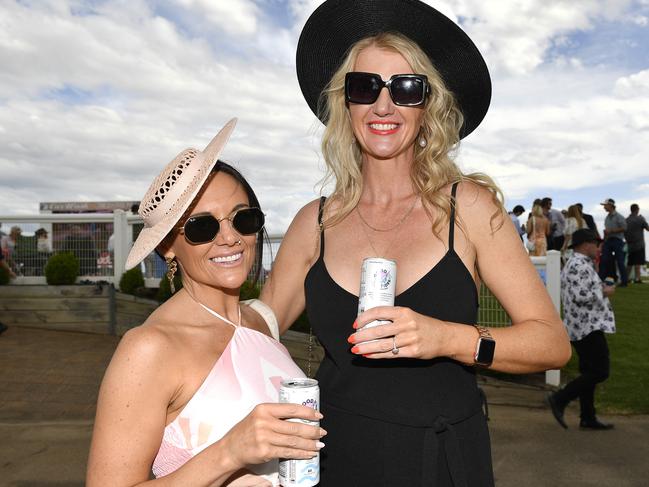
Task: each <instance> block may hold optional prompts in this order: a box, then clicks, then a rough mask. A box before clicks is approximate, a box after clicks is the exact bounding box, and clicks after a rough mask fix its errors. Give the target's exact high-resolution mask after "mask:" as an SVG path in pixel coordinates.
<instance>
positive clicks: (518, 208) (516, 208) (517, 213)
mask: <svg viewBox="0 0 649 487" xmlns="http://www.w3.org/2000/svg"><path fill="white" fill-rule="evenodd" d="M524 211H525V208H523V206H522V205H516V206H514V209H513V210H512V211H510V212H509V218H511V219H512V222H513V223H514V226H515V227H516V231H517V232H518V236H519V237H521V240H523V235H525V230H523V228H522V227H521V222H520V221H519V220H518V217H519V216H521V215H522V214H523V212H524Z"/></svg>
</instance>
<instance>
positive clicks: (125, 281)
mask: <svg viewBox="0 0 649 487" xmlns="http://www.w3.org/2000/svg"><path fill="white" fill-rule="evenodd" d="M143 287H144V276H142V271H141V270H140V266H137V267H134V268H133V269H131V270H128V271H126V272H125V273H124V274H122V277H121V279H120V280H119V290H120V291H121V292H123V293H126V294H132V295H134V296H135V295H136V292H137V290H138V289H139V288H143Z"/></svg>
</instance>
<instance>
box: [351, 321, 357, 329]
mask: <svg viewBox="0 0 649 487" xmlns="http://www.w3.org/2000/svg"><path fill="white" fill-rule="evenodd" d="M352 328H353V329H354V330H355V329H356V328H358V323H357V322H356V321H354V324H353V325H352Z"/></svg>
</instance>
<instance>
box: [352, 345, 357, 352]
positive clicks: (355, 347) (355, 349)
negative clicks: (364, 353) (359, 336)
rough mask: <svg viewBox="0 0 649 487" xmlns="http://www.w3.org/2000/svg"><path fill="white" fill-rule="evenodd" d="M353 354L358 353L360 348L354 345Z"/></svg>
mask: <svg viewBox="0 0 649 487" xmlns="http://www.w3.org/2000/svg"><path fill="white" fill-rule="evenodd" d="M352 353H358V346H356V345H354V346H353V347H352Z"/></svg>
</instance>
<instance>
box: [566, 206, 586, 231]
mask: <svg viewBox="0 0 649 487" xmlns="http://www.w3.org/2000/svg"><path fill="white" fill-rule="evenodd" d="M568 217H573V218H574V219H575V220H577V228H584V227H585V226H586V225H585V224H584V219H583V218H582V217H581V211H579V207H578V206H577V205H570V206H569V207H568Z"/></svg>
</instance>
